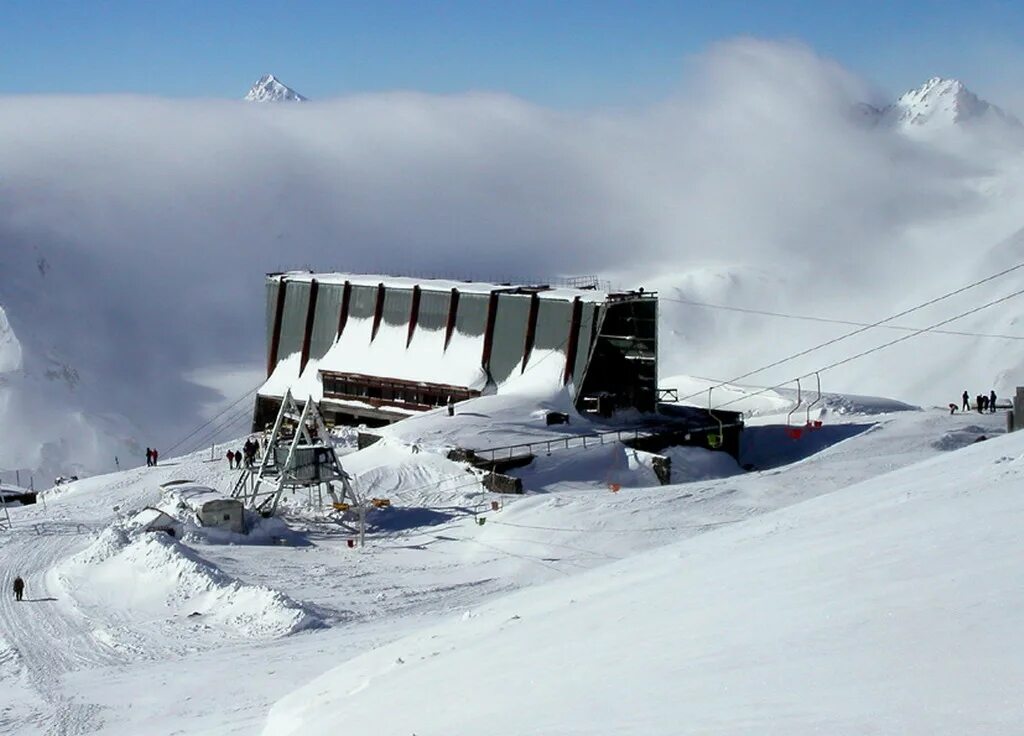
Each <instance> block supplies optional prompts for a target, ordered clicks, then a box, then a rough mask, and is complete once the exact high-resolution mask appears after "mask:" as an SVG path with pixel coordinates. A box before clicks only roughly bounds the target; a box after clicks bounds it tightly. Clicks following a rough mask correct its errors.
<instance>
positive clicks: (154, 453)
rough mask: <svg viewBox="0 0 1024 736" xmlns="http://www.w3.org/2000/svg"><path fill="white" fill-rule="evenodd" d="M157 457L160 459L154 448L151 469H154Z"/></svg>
mask: <svg viewBox="0 0 1024 736" xmlns="http://www.w3.org/2000/svg"><path fill="white" fill-rule="evenodd" d="M158 457H160V453H158V452H157V451H156V448H155V447H154V448H153V467H154V468H155V467H156V459H157V458H158Z"/></svg>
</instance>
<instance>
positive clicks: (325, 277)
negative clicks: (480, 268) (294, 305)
mask: <svg viewBox="0 0 1024 736" xmlns="http://www.w3.org/2000/svg"><path fill="white" fill-rule="evenodd" d="M277 276H278V278H282V279H286V280H288V281H306V282H308V281H312V280H314V279H315V280H316V281H318V282H320V283H323V284H344V283H345V282H346V281H348V282H349V283H350V284H352V285H353V286H372V287H377V286H378V285H380V284H385V285H386V286H388V287H389V288H393V289H409V290H411V289H412V288H413V287H414V286H419V287H420V288H421V289H423V290H424V291H439V292H445V293H448V292H450V291H451V290H452V289H458V290H459V291H460V292H461V293H465V294H484V295H487V294H490V293H491V292H492V291H495V290H498V289H509V288H517V287H520V286H548V287H549V288H546V289H543V290H541V291H538V292H536V293H537V296H538V297H539V298H540V299H557V300H560V301H572V300H573V299H576V298H579V299H580V301H583V302H593V303H600V302H604V301H605V300H607V298H608V294H609V292H608V291H607V290H603V289H596V288H595V289H577V288H573V287H569V286H559V285H552V284H549V283H547V282H546V281H544V280H539V281H530V280H520V281H517V282H515V283H513V282H501V283H499V282H496V281H473V280H470V279H466V280H457V279H445V278H433V277H431V278H415V277H412V276H396V275H394V274H391V275H389V274H372V273H342V272H329V273H313V272H311V271H287V272H285V273H282V274H278V275H277ZM556 281H557V280H556Z"/></svg>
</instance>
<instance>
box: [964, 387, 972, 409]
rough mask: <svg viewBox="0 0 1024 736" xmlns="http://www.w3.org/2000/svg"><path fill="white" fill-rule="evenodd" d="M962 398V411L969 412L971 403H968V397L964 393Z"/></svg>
mask: <svg viewBox="0 0 1024 736" xmlns="http://www.w3.org/2000/svg"><path fill="white" fill-rule="evenodd" d="M963 398H964V411H970V410H971V401H970V397H969V396H968V395H967V392H966V391H964V396H963Z"/></svg>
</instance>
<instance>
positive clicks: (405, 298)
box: [253, 271, 658, 430]
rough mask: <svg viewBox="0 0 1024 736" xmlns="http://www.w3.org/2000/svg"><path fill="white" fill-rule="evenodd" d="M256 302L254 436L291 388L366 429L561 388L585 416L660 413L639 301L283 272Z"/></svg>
mask: <svg viewBox="0 0 1024 736" xmlns="http://www.w3.org/2000/svg"><path fill="white" fill-rule="evenodd" d="M266 289H267V292H266V293H267V314H266V328H267V381H266V383H265V384H264V385H263V387H262V388H261V389H260V390H259V391H258V395H257V401H256V407H255V414H254V418H253V427H254V429H256V430H262V429H264V428H265V427H266V426H267V425H268V424H270V423H272V422H273V421H274V418H275V416H276V413H277V411H278V408H279V407H280V404H281V400H282V398H283V396H284V395H285V392H286V391H287V390H289V389H290V390H291V392H292V394H293V395H294V396H295V397H296V398H297V399H298V400H300V401H302V400H305V399H306V398H309V397H312V398H314V399H315V400H316V401H318V402H319V404H320V410H321V413H322V414H323V416H324V418H325V420H326V421H328V422H329V423H334V424H366V425H368V426H381V425H384V424H388V423H391V422H394V421H397V420H400V419H403V418H405V417H408V416H410V415H411V414H414V413H417V412H422V411H425V410H428V409H432V408H434V407H438V406H444V405H446V404H447V403H448V402H449V400H451V401H454V402H458V401H462V400H464V399H468V398H472V397H475V396H480V395H482V394H487V393H493V392H494V391H496V390H497V389H499V388H501V387H502V386H505V385H507V384H509V383H511V382H527V383H529V384H530V385H531V386H536V387H538V388H541V389H549V388H550V389H560V388H562V387H568V389H569V390H570V392H571V396H572V398H573V401H574V403H575V405H576V407H577V409H578V410H580V411H582V412H589V413H594V414H601V415H610V414H612V413H613V412H614V411H617V410H622V409H636V410H638V411H640V412H653V411H654V410H655V408H656V406H657V402H658V345H657V331H658V300H657V297H656V295H655V294H653V293H649V292H644V291H643V290H642V289H639V290H636V291H624V292H615V291H609V290H603V289H601V288H599V284H598V283H597V282H596V281H593V282H591V283H579V282H577V283H576V284H575V285H574V286H552V285H548V284H511V283H481V282H472V281H446V280H438V279H417V278H406V277H393V276H377V275H356V274H346V273H307V272H294V271H293V272H288V273H275V274H269V275H268V276H267V282H266Z"/></svg>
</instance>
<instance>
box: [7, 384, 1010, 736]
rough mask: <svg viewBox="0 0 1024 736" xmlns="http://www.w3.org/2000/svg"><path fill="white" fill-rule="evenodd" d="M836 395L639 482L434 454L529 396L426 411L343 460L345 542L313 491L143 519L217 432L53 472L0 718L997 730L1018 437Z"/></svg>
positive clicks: (193, 476)
mask: <svg viewBox="0 0 1024 736" xmlns="http://www.w3.org/2000/svg"><path fill="white" fill-rule="evenodd" d="M548 400H549V401H551V402H555V404H554V405H557V402H558V401H559V400H560V399H559V397H557V396H555V397H549V398H548ZM779 400H783V401H784V400H785V396H781V395H780V397H774V399H773V401H779ZM830 402H831V404H832V405H836V406H846V407H848V408H850V409H851V411H849V412H848V413H845V414H841V413H839V412H831V411H830V413H828V414H827V415H826V420H825V424H824V426H823V427H822V428H821V429H820V430H816V431H814V432H809V433H808V435H807V436H806V437H804V438H802V439H801V440H800V441H795V440H793V439H792V438H790V437H789V436H788V435H787V434H786V433H785V432H784V431H783V428H782V427H781V426H780V425H779V424H778V423H777V420H776V422H774V423H773V422H772V421H770V419H771V418H770V416H768V415H762V416H761V417H760V419H762V420H764V422H765V423H764V424H756V425H755V426H752V427H749V428H748V429H747V430H746V432H745V433H744V434H745V437H744V447H743V450H742V454H741V458H740V462H741V463H743V462H750V461H751V460H752V459H756V460H757V464H758V467H760V468H761V469H760V470H759V471H756V472H750V473H747V472H743V471H741V470H740V468H739V465H738V464H737V463H736V461H734V460H732V458H730V457H728V456H727V455H724V454H722V453H715V452H711V451H708V450H704V449H701V448H677V449H675V450H671V451H669V452H668V454H669V455H670V456H671V457H672V460H673V475H674V479H675V482H674V483H673V484H672V485H669V486H659V485H656V480H655V478H654V475H653V471H652V470H651V467H650V455H649V454H647V453H639V452H634V451H631V450H627V449H625V448H623V447H622V446H620V445H606V446H598V447H588V448H586V449H585V450H583V449H580V448H576V449H573V450H567V451H566V450H563V451H553V452H552V453H551V455H550V456H546V455H542V456H540V457H538V458H537V459H536V460H535V461H534V463H533V464H531V465H530V466H527V467H526V468H522V469H520V470H519V471H516V472H520V473H521V474H522V477H523V478H524V481H525V483H526V485H527V487H528V488H529V489H530V490H531V492H530V493H528V494H527V495H525V496H522V497H514V496H499V495H497V494H491V493H488V492H486V491H484V489H483V487H482V486H481V483H480V480H481V477H480V473H479V472H478V471H473V470H471V469H468V468H467V467H466V466H465V465H463V464H461V463H457V462H454V461H452V460H449V459H448V458H447V456H446V447H447V443H448V441H449V440H450V439H451V438H452V437H453V436H455V435H458V434H460V432H459V431H458V430H456V429H455V427H456V426H457V425H460V424H465V425H466V427H465V428H463V430H461V432H462V433H465V434H467V435H471V434H473V433H478V432H484V431H486V430H487V429H492V430H494V432H495V433H496V434H495V435H494V436H493V439H498V438H499V437H500V438H501V440H502V441H504V440H505V439H507V437H503V436H501V434H500V433H501V432H509V433H512V434H515V433H523V434H524V435H527V436H528V435H530V434H531V433H534V432H537V433H543V432H552V433H557V432H559V431H565V429H566V427H565V425H558V426H555V427H550V428H548V427H544V425H543V423H542V420H541V417H542V415H543V406H544V405H543V403H539V401H538V399H537V397H536V396H531V395H522V394H516V393H512V394H497V395H493V396H487V397H481V398H480V399H476V400H473V401H472V402H464V404H460V405H459V408H460V411H459V413H457V414H456V416H455V417H448V416H447V415H446V413H443V412H428V413H426V414H423V415H420V416H418V417H415V418H413V419H410V420H408V421H406V422H402V423H399V424H396V425H393V426H392V427H389V428H387V429H386V430H385V431H384V432H383V434H384V439H382V440H381V441H380V442H378V443H376V444H374V445H372V446H371V447H369V448H367V449H365V450H360V451H355V450H354V449H350V450H349V451H347V452H346V453H345V454H344V455H343V457H342V463H343V465H344V467H345V469H346V470H347V471H348V472H349V473H351V474H352V476H353V480H352V482H353V485H354V487H355V488H356V489H357V491H358V492H360V493H361V494H364V495H365V496H367V497H384V498H389V499H390V500H391V501H392V506H391V508H388V509H379V510H374V511H372V512H371V513H370V515H369V517H368V535H367V538H368V545H367V547H365V548H363V549H359V548H355V549H352V548H349V547H348V541H349V540H350V539H354V538H355V537H356V534H355V529H354V527H353V526H352V524H351V522H346V521H345V520H344V519H341V518H338V516H336V515H333V514H332V513H329V512H324V511H318V510H317V509H316V508H315V504H313V505H311V499H310V498H309V497H308V496H306V495H304V494H302V493H294V494H291V493H289V494H286V495H285V497H284V498H283V500H282V508H283V509H284V511H285V516H284V518H283V519H276V520H273V521H274V522H275V523H276V524H277V525H278V526H277V527H276V528H275V530H274V533H273V535H270V534H269V533H268V535H267V537H266V539H264V540H263V541H271V536H275V537H277V538H278V539H280V540H283V541H286V542H287V544H285V545H281V544H238V543H237V542H238V541H241V540H238V539H235V540H227V539H225V540H221V539H214V538H208V537H203V536H201V535H196V534H194V533H188V532H187V533H186V534H185V535H184V537H183V538H180V537H179V538H171V537H169V536H167V535H165V534H162V533H147V532H143V531H141V529H140V527H139V525H138V524H137V523H135V522H136V520H137V518H138V516H137V513H138V511H139V510H141V509H144V508H145V507H147V506H149V507H152V506H155V505H157V504H158V503H159V502H160V499H161V496H162V491H161V486H163V485H166V484H167V483H168V482H169V481H173V480H177V479H181V478H188V479H190V483H193V484H196V485H201V486H205V487H208V488H212V489H214V490H217V491H220V492H224V491H226V490H227V489H228V488H230V486H231V485H232V484H233V482H234V479H235V476H236V472H231V471H229V470H228V469H227V467H226V463H225V462H224V461H223V460H222V459H221V458H222V455H223V453H222V451H221V449H222V448H221V449H218V448H215V449H214V454H213V459H212V460H211V456H210V454H209V453H208V452H206V453H197V454H195V455H191V456H186V457H183V458H166V459H165V460H164V461H163V464H162V465H161V466H159V467H155V468H137V469H133V470H128V471H125V472H122V473H117V474H111V475H107V476H97V477H94V478H87V479H83V480H79V481H75V482H71V483H68V484H66V485H62V486H58V487H55V488H53V489H50V490H48V491H46V492H45V493H44V496H43V498H44V499H45V506H44V504H43V503H39V504H36V505H35V506H29V507H15V508H12V509H11V515H12V520H13V522H14V527H13V530H12V531H10V532H0V570H3V580H2V581H0V584H2V585H6V586H9V585H10V580H11V578H12V577H13V575H14V574H16V573H18V574H21V575H22V576H23V577H24V578H25V579H26V581H27V583H28V593H29V597H30V598H31V599H33V600H36V599H38V602H33V603H31V604H20V605H18V604H14V603H13V602H12V600H11V599H10V597H9V595H8V596H0V612H2V614H3V615H2V616H0V657H5V659H4V661H5V662H9V663H10V665H9V666H8V667H6V668H5V669H4V671H3V673H2V674H0V677H2V678H4V679H3V680H0V683H2V684H3V685H4V686H5V687H8V688H10V689H11V691H12V692H14V693H20V694H22V695H23V696H24V697H23V698H20V699H19V700H18V705H17V706H15V710H12V711H11V713H12V714H14V715H17V716H19V717H20V718H21V719H22V720H19V721H18V723H17V724H15V725H13V727H12V728H10V729H9V730H11V731H12V732H14V733H22V732H24V733H33V732H37V731H41V730H47V729H49V730H51V731H58V732H59V731H62V730H63V731H65V732H77V733H91V732H95V731H102V732H103V733H106V734H121V733H124V734H128V733H143V732H144V733H165V732H168V730H169V729H168V727H167V724H168V723H173V724H174V725H173V730H176V731H184V732H188V733H211V734H212V733H218V734H221V733H237V734H243V733H259V732H264V733H274V734H278V733H282V734H287V733H322V732H327V731H328V730H330V731H331V732H334V731H335V730H336V728H337V724H338V723H339V722H344V723H345V724H346V728H362V729H364V730H368V731H370V732H373V733H381V734H391V733H394V734H409V733H434V732H438V733H453V734H455V733H476V732H479V728H480V725H479V724H481V723H486V724H487V729H488V730H490V731H494V732H495V733H499V734H500V733H510V734H511V733H531V732H533V733H552V734H559V733H589V732H608V729H610V728H614V729H615V730H616V732H621V733H654V734H657V733H677V732H678V727H679V726H678V724H679V723H680V722H684V723H687V724H692V727H693V730H694V731H695V732H704V731H709V730H713V729H717V730H718V731H719V732H722V733H741V732H750V731H751V730H754V731H757V732H768V733H772V732H779V733H781V732H786V733H795V734H799V733H811V732H814V731H813V729H814V728H819V732H820V729H825V730H827V731H828V732H830V733H850V732H863V731H864V730H871V728H872V727H873V728H875V729H876V730H882V731H886V730H891V729H895V730H899V731H900V732H906V733H915V732H920V733H931V732H936V731H938V730H941V729H939V728H938V725H937V724H938V723H939V720H940V719H942V718H948V719H950V720H949V721H948V723H949V724H951V725H950V726H949V728H950V729H951V731H950V732H971V731H972V730H973V731H978V730H981V727H980V725H979V724H982V723H983V722H985V723H988V724H989V725H990V726H991V728H989V729H987V731H988V732H994V733H999V732H1000V728H1002V732H1006V733H1010V732H1011V730H1012V729H1011V727H1010V726H1009V725H1007V724H1009V723H1011V718H1010V716H1011V714H1012V713H1013V711H1012V708H1014V707H1018V706H1015V705H1013V706H1006V705H1000V703H1001V702H1003V700H1006V698H1007V697H1008V693H1009V691H1008V689H1007V688H1011V687H1012V686H1013V685H1012V683H1015V682H1016V679H1017V678H1016V676H1017V675H1018V674H1019V672H1018V671H1016V670H1015V669H1014V668H1015V667H1017V665H1016V664H1015V663H1016V662H1017V661H1018V660H1019V659H1020V654H1021V647H1020V639H1019V636H1018V635H1017V634H1015V632H1016V628H1017V627H1016V623H1015V618H1014V612H1015V611H1016V610H1017V609H1018V608H1019V604H1020V600H1019V597H1020V594H1019V593H1018V592H1017V591H1018V590H1019V589H1020V586H1019V583H1020V582H1021V581H1019V580H1017V579H1016V578H1015V577H1014V576H1019V573H1017V572H1016V568H1019V567H1020V560H1019V555H1017V553H1016V544H1015V541H1014V540H1015V539H1016V536H1015V533H1014V531H1013V530H1014V529H1015V527H1016V522H1015V519H1016V518H1017V516H1019V515H1020V512H1021V511H1022V510H1024V509H1021V508H1019V507H1020V503H1019V502H1018V501H1017V500H1016V498H1015V496H1019V493H1015V491H1019V490H1020V485H1021V480H1022V479H1021V472H1022V468H1024V459H1020V458H1022V457H1024V436H1021V437H1018V436H1015V435H1011V436H1005V437H1000V436H999V435H1000V432H1001V428H1002V425H1003V424H1004V417H1003V415H1002V414H995V415H991V414H985V415H981V414H977V413H973V412H972V413H969V414H966V415H960V414H957V415H953V416H951V415H949V414H948V412H947V411H945V410H923V411H922V410H916V411H914V410H902V411H899V410H896V411H890V409H892V408H894V407H896V406H897V405H896V404H894V403H892V402H886V401H883V400H867V399H858V398H856V397H843V396H835V397H831V398H830ZM875 406H878V407H882V409H883V411H884V413H872V407H875ZM783 408H784V407H783ZM463 409H465V411H463ZM572 421H573V422H576V421H583V420H582V418H579V417H576V416H573V417H572ZM417 425H418V426H417ZM409 426H414V427H415V429H416V431H415V432H413V433H412V434H415V435H416V440H417V441H416V442H415V443H414V442H412V441H411V440H410V439H409V438H410V435H407V434H405V433H406V432H408V431H410V430H409ZM568 426H569V427H570V428H573V426H574V425H572V424H570V425H568ZM576 431H578V429H576ZM981 436H985V437H987V438H988V439H987V441H984V442H976V440H977V439H978V438H979V437H981ZM414 444H415V445H416V446H415V447H414V446H413V445H414ZM773 460H774V463H773V462H772V461H773ZM612 483H615V484H617V488H616V489H615V490H614V491H613V489H612V488H611V484H612ZM41 500H42V499H41ZM492 502H494V503H495V504H496V505H497V507H498V508H497V510H494V509H493V508H492ZM476 518H483V521H484V523H482V524H478V523H473V521H474V519H476ZM285 525H286V526H285ZM283 532H287V533H283ZM751 621H756V625H751V623H750V622H751ZM1015 637H1016V638H1015ZM996 643H998V645H999V647H997V646H996ZM951 649H954V650H955V652H956V658H955V660H954V659H948V658H947V655H946V654H945V652H947V651H950V650H951ZM997 649H998V651H997ZM549 652H550V653H552V654H547V653H549ZM783 654H784V656H783ZM552 655H554V656H557V658H558V660H559V661H560V662H565V663H569V664H571V676H566V675H565V672H564V670H559V669H558V668H553V667H551V666H550V661H551V660H550V658H551V656H552ZM983 666H984V667H990V669H988V670H985V674H984V676H983V677H982V675H980V674H978V672H980V671H981V668H982V667H983ZM239 673H244V676H242V677H240V676H239ZM978 678H981V679H978ZM211 692H216V694H217V699H218V703H221V704H223V707H217V708H211V707H210V693H211ZM892 692H899V693H901V694H902V695H901V697H899V698H892V697H891V693H892ZM467 694H472V697H467ZM1006 702H1008V703H1012V702H1015V701H1010V700H1006ZM606 703H615V704H616V705H615V707H614V708H613V709H611V710H608V709H606V708H605V705H604V704H606ZM439 704H442V705H443V707H440V706H439ZM927 704H933V705H934V708H932V710H930V711H929V710H928V709H927V708H926V707H925V705H927ZM935 704H944V705H941V706H940V705H935ZM954 711H955V712H954ZM14 715H12V718H13V717H14ZM498 715H500V717H496V716H498ZM1018 715H1019V714H1018ZM985 719H988V720H987V721H985ZM889 727H891V728H889ZM929 729H931V730H929Z"/></svg>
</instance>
